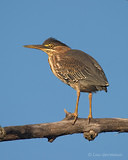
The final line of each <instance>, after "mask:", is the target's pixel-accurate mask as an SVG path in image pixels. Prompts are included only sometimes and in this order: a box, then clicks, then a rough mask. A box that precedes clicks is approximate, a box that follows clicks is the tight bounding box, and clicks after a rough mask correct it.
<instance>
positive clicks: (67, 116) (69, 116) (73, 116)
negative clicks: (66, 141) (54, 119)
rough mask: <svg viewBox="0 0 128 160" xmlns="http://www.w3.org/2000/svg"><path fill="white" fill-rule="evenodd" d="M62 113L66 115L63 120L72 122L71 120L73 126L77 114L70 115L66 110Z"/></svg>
mask: <svg viewBox="0 0 128 160" xmlns="http://www.w3.org/2000/svg"><path fill="white" fill-rule="evenodd" d="M64 112H65V113H66V118H65V119H68V120H72V119H73V124H75V122H76V120H77V118H78V114H77V113H75V112H74V113H71V112H68V111H67V110H66V109H64Z"/></svg>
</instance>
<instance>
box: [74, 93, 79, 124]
mask: <svg viewBox="0 0 128 160" xmlns="http://www.w3.org/2000/svg"><path fill="white" fill-rule="evenodd" d="M79 98H80V91H79V90H77V101H76V108H75V112H74V113H73V114H74V116H75V119H74V123H75V122H76V120H77V117H78V104H79Z"/></svg>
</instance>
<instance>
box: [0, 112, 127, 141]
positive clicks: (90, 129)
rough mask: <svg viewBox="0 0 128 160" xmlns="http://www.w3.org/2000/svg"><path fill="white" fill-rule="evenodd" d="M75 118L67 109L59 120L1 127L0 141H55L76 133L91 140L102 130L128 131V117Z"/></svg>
mask: <svg viewBox="0 0 128 160" xmlns="http://www.w3.org/2000/svg"><path fill="white" fill-rule="evenodd" d="M73 120H74V117H73V115H72V114H71V113H69V112H67V111H66V118H65V119H63V120H62V121H59V122H53V123H41V124H31V125H24V126H8V127H4V128H2V127H0V141H1V142H2V141H12V140H20V139H31V138H48V141H49V142H53V141H54V140H55V139H56V138H57V137H59V136H64V135H69V134H74V133H83V134H84V137H85V138H86V139H88V140H89V141H91V140H94V139H95V137H96V136H98V134H99V133H102V132H128V119H122V118H95V119H91V120H90V121H88V119H83V118H78V119H77V121H76V122H75V124H74V125H73Z"/></svg>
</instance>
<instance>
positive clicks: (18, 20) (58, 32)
mask: <svg viewBox="0 0 128 160" xmlns="http://www.w3.org/2000/svg"><path fill="white" fill-rule="evenodd" d="M49 37H54V38H57V39H58V40H60V41H62V42H64V43H66V44H67V45H69V46H70V47H71V48H73V49H80V50H83V51H84V52H86V53H88V54H90V55H91V56H93V57H94V58H95V59H96V60H97V61H98V62H99V64H100V65H101V66H102V68H103V69H104V71H105V73H106V76H107V78H108V81H109V84H110V86H109V88H108V92H107V93H105V92H103V91H101V92H98V93H97V94H94V95H93V117H95V118H110V117H113V118H114V117H118V118H127V117H128V105H127V104H128V102H127V98H128V95H127V90H128V86H127V83H128V71H127V70H128V63H127V60H128V1H127V0H113V1H111V0H107V1H103V0H97V1H96V0H79V1H74V0H70V1H69V0H65V1H60V0H54V1H52V0H49V1H44V0H37V1H35V0H22V1H17V0H11V1H4V0H1V1H0V110H1V111H0V113H1V114H0V125H1V126H2V127H4V126H13V125H25V124H36V123H46V122H56V121H60V120H62V119H63V118H64V117H65V114H64V108H66V109H67V111H70V112H74V109H75V103H76V91H75V90H73V89H72V88H71V87H69V86H67V85H65V84H64V83H62V82H61V81H60V80H59V79H57V78H56V77H55V76H54V75H53V73H52V72H51V70H50V67H49V64H48V60H47V59H48V57H47V55H46V54H45V53H43V52H41V51H39V50H32V49H27V48H24V47H23V45H29V44H42V43H43V41H44V40H46V39H47V38H49ZM88 113H89V102H88V94H87V93H82V94H81V97H80V103H79V117H81V118H85V117H87V116H88ZM127 143H128V135H127V134H126V133H120V134H118V133H105V134H99V136H98V137H97V138H96V139H95V140H94V141H92V142H88V141H87V140H85V139H84V138H83V135H82V134H74V135H69V136H63V137H59V138H57V139H56V140H55V141H54V142H53V143H52V144H51V143H48V142H47V139H32V140H20V141H11V142H2V143H0V157H1V159H4V160H10V159H13V160H17V159H18V160H22V159H31V160H35V159H38V160H40V159H44V160H45V159H61V160H64V159H66V158H67V157H68V159H73V160H77V159H78V158H79V159H83V158H85V159H95V160H98V159H101V158H102V159H119V160H120V159H126V158H127V157H128V152H127Z"/></svg>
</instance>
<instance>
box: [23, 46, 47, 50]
mask: <svg viewBox="0 0 128 160" xmlns="http://www.w3.org/2000/svg"><path fill="white" fill-rule="evenodd" d="M24 47H26V48H34V49H40V50H43V51H44V50H45V49H47V48H46V47H44V46H43V45H25V46H24Z"/></svg>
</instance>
